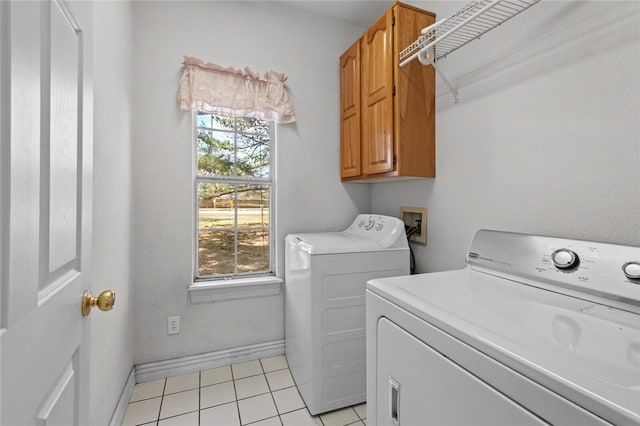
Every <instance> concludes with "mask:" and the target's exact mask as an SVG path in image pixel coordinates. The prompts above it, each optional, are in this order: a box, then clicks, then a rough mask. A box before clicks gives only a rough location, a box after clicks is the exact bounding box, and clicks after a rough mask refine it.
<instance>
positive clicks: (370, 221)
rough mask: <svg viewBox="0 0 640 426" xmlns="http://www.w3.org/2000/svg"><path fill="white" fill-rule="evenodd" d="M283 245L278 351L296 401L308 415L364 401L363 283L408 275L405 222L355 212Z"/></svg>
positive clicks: (287, 240)
mask: <svg viewBox="0 0 640 426" xmlns="http://www.w3.org/2000/svg"><path fill="white" fill-rule="evenodd" d="M285 245H286V248H285V250H286V252H285V348H286V349H285V351H286V355H287V360H288V362H289V368H290V370H291V373H292V375H293V378H294V380H295V382H296V384H297V385H298V389H299V390H300V394H301V395H302V398H303V399H304V401H305V402H306V404H307V407H308V408H309V411H310V412H311V414H318V413H323V412H326V411H330V410H335V409H338V408H341V407H346V406H349V405H354V404H358V403H361V402H364V401H365V399H366V349H365V288H366V283H367V281H368V280H370V279H373V278H380V277H391V276H398V275H408V274H409V246H408V244H407V238H406V234H405V229H404V223H403V222H402V221H400V220H399V219H397V218H393V217H388V216H380V215H359V216H358V217H356V219H355V221H354V222H353V223H352V224H351V226H349V228H347V229H346V230H345V231H343V232H324V233H309V234H291V235H288V236H287V237H286V240H285Z"/></svg>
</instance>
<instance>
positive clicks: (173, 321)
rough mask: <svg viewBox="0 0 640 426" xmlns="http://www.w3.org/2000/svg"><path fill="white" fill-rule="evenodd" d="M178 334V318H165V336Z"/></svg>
mask: <svg viewBox="0 0 640 426" xmlns="http://www.w3.org/2000/svg"><path fill="white" fill-rule="evenodd" d="M178 333H180V316H179V315H178V316H175V317H169V318H167V334H178Z"/></svg>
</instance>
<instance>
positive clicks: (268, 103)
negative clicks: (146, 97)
mask: <svg viewBox="0 0 640 426" xmlns="http://www.w3.org/2000/svg"><path fill="white" fill-rule="evenodd" d="M286 79H287V77H286V76H285V75H284V74H281V73H278V72H275V71H269V72H267V73H265V74H264V75H262V76H261V75H258V74H257V73H254V72H252V71H251V70H250V69H249V68H245V69H244V70H236V69H234V68H223V67H221V66H219V65H215V64H211V63H204V62H203V61H201V60H200V59H197V58H193V57H189V56H185V58H184V73H183V75H182V79H181V80H180V88H179V90H178V103H179V104H180V108H182V109H183V110H186V111H202V112H206V113H210V114H220V115H231V116H235V117H255V118H260V119H263V120H274V121H276V122H278V123H293V122H294V121H296V116H295V112H294V110H293V106H292V105H291V103H290V102H289V96H288V95H287V91H286V89H285V87H284V82H285V81H286Z"/></svg>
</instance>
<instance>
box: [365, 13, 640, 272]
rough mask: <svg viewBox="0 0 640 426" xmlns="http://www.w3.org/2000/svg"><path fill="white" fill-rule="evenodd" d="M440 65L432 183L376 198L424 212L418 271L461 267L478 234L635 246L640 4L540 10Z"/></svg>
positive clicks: (383, 190)
mask: <svg viewBox="0 0 640 426" xmlns="http://www.w3.org/2000/svg"><path fill="white" fill-rule="evenodd" d="M412 3H414V4H416V5H419V6H421V7H424V8H426V9H430V10H432V11H434V12H436V13H437V14H438V17H440V18H442V17H445V16H448V15H449V14H451V13H452V12H454V11H456V10H457V9H459V8H460V7H461V6H462V5H463V4H464V3H461V2H412ZM440 64H441V68H442V69H443V71H444V72H445V73H446V75H447V76H448V78H449V79H450V80H452V81H453V82H454V83H457V84H458V85H459V86H460V103H459V104H458V105H454V104H453V102H452V97H451V95H450V94H449V93H448V91H447V90H446V86H445V85H444V84H443V83H442V81H441V80H437V86H438V96H437V101H436V111H437V112H436V126H437V130H436V144H437V145H436V146H437V159H436V165H437V177H436V178H435V179H432V180H425V181H413V182H400V183H392V184H386V183H385V184H376V185H374V186H373V188H372V194H371V199H372V210H373V211H374V212H377V213H386V214H398V211H399V208H400V206H404V205H410V206H411V205H417V206H426V207H427V208H428V210H429V216H428V236H427V246H426V247H425V246H420V245H419V244H414V247H415V248H416V258H417V264H418V269H419V271H422V272H425V271H428V272H432V271H440V270H446V269H455V268H461V267H463V266H464V256H465V253H466V250H467V249H468V247H469V244H470V242H471V240H472V238H473V235H474V233H475V231H476V230H478V229H480V228H489V229H499V230H506V231H514V232H524V233H534V234H546V235H556V236H563V237H569V238H577V239H586V240H595V241H605V242H614V243H622V244H632V245H640V3H638V2H553V1H542V2H540V3H539V4H538V5H536V6H534V7H533V8H532V9H530V10H528V11H526V12H525V13H524V14H523V15H521V16H518V17H515V18H514V19H513V20H512V21H510V22H508V23H506V24H504V25H503V26H502V27H500V28H498V29H496V30H494V31H493V32H492V33H489V34H486V35H485V36H483V38H482V39H481V40H479V41H475V42H473V43H472V44H470V45H468V46H466V47H464V48H462V49H460V50H459V51H457V52H455V53H453V54H452V55H451V56H449V57H448V58H447V59H445V60H443V61H441V62H440Z"/></svg>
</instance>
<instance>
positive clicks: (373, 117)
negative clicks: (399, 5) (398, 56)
mask: <svg viewBox="0 0 640 426" xmlns="http://www.w3.org/2000/svg"><path fill="white" fill-rule="evenodd" d="M391 19H392V13H391V12H388V13H386V14H385V15H384V16H382V17H381V18H380V19H378V21H376V22H375V23H374V24H373V25H372V26H371V27H370V28H369V30H368V31H367V32H366V34H365V35H364V36H363V37H362V40H361V43H362V72H361V76H362V151H363V164H362V169H363V173H364V174H374V173H383V172H389V171H392V170H393V168H394V149H393V140H392V134H393V93H392V90H393V56H392V55H393V49H392V48H393V43H392V42H393V40H392V36H393V32H392V25H391Z"/></svg>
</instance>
